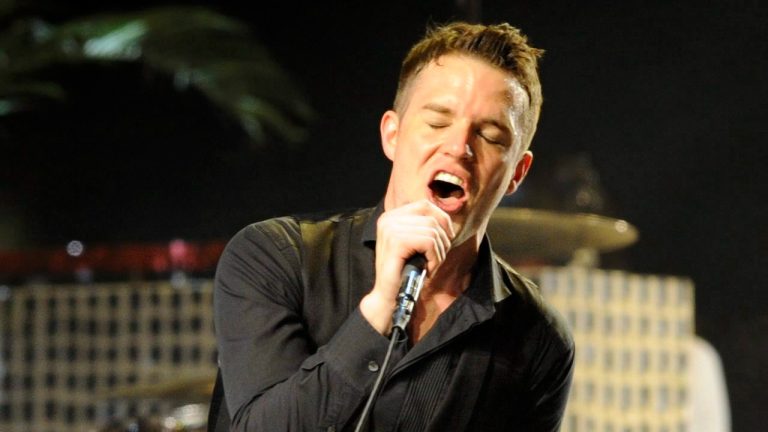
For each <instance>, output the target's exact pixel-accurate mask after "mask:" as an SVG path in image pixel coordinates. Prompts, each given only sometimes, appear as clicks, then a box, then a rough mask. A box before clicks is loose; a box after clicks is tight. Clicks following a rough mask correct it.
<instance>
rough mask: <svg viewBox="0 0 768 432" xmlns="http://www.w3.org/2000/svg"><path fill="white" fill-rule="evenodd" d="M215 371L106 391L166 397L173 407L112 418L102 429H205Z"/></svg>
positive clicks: (137, 397)
mask: <svg viewBox="0 0 768 432" xmlns="http://www.w3.org/2000/svg"><path fill="white" fill-rule="evenodd" d="M215 379H216V371H215V370H214V371H213V372H212V373H209V374H199V375H190V376H182V377H180V378H174V379H169V380H166V381H160V382H158V383H154V384H144V385H135V386H131V387H127V388H122V389H118V390H115V391H112V392H110V393H109V394H107V395H105V399H109V400H123V401H142V400H144V401H146V400H154V401H166V402H170V403H171V404H173V408H172V409H170V410H167V411H165V412H161V413H160V414H156V415H150V416H140V417H134V418H122V419H121V418H118V419H112V420H110V421H109V422H107V423H106V424H104V425H103V426H102V427H101V428H100V429H99V432H203V431H206V430H207V425H208V410H209V407H210V405H209V401H210V399H211V394H212V393H213V385H214V382H215Z"/></svg>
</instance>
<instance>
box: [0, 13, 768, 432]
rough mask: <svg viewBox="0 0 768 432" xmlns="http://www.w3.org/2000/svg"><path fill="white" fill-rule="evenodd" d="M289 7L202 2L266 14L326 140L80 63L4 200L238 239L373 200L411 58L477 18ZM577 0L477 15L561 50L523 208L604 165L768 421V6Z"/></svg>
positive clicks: (40, 116) (14, 127)
mask: <svg viewBox="0 0 768 432" xmlns="http://www.w3.org/2000/svg"><path fill="white" fill-rule="evenodd" d="M154 3H155V2H143V4H145V5H149V4H154ZM277 3H278V4H276V5H273V6H271V7H270V9H269V10H267V9H262V8H260V7H255V6H241V5H239V4H238V3H236V2H229V1H227V2H209V3H205V2H198V4H206V5H208V6H211V7H213V8H215V9H217V10H219V11H220V12H223V13H226V14H229V15H231V16H235V17H239V18H241V19H243V20H244V21H247V22H248V23H250V24H252V28H253V31H254V34H255V35H256V36H257V37H258V39H260V40H261V41H262V42H263V43H264V45H265V46H266V47H267V49H268V50H269V51H270V53H271V54H272V55H273V57H274V58H275V60H276V61H277V62H278V63H280V64H281V65H282V66H283V67H284V68H285V70H286V71H287V72H288V74H289V75H291V77H292V78H293V79H294V80H295V82H296V83H297V85H298V86H299V87H300V88H301V89H302V90H303V91H304V92H305V94H306V96H307V100H308V102H309V103H310V105H312V107H313V108H314V109H315V111H316V112H317V118H316V121H315V122H314V123H313V124H312V125H311V128H310V138H309V140H307V141H306V142H305V143H304V144H302V145H301V146H300V147H297V148H291V147H290V146H287V145H285V144H284V143H282V142H280V141H279V140H275V141H274V142H272V143H269V145H268V146H267V147H265V148H264V149H262V150H257V151H251V150H248V148H247V145H246V144H244V141H245V137H244V135H243V134H242V132H241V131H239V130H238V128H237V127H236V125H235V124H233V123H231V122H229V121H227V119H224V118H222V117H221V115H220V114H219V113H216V112H215V111H214V110H213V109H212V108H211V107H210V106H209V105H207V104H206V103H205V101H204V100H203V99H202V97H200V95H196V94H194V93H184V94H179V93H178V92H176V91H175V90H174V89H173V88H172V86H170V85H169V83H168V81H167V80H165V81H164V80H163V78H162V77H155V78H154V79H152V80H149V81H148V80H147V79H145V78H146V77H145V76H143V75H142V74H141V72H140V70H139V69H138V68H135V69H132V68H130V67H122V68H119V70H109V69H106V70H99V71H70V72H67V73H68V74H70V75H71V76H66V78H67V79H69V80H71V82H73V83H76V85H78V86H79V87H78V88H81V90H82V91H81V92H80V93H79V95H78V96H77V98H75V99H74V100H73V101H72V105H71V106H69V107H68V108H67V109H66V110H64V112H62V110H61V109H54V110H48V111H44V112H39V113H33V114H28V115H25V116H23V117H16V118H14V119H13V122H11V121H9V120H8V119H5V120H2V122H1V123H0V134H2V135H1V136H0V140H3V141H6V142H5V143H3V144H2V145H3V147H6V146H9V147H10V149H11V151H10V158H8V159H6V162H5V163H4V166H5V167H6V168H5V175H4V176H3V177H2V178H3V182H4V184H3V185H2V186H3V188H2V189H0V193H1V194H0V199H2V200H3V201H2V202H1V203H2V204H3V205H4V206H5V208H6V209H13V210H14V211H16V212H18V213H19V214H22V215H24V219H25V230H24V231H23V236H22V238H21V239H20V240H19V244H21V245H56V244H64V243H65V242H66V241H68V240H71V239H73V238H78V239H81V240H84V241H86V242H88V241H92V242H115V243H118V242H125V241H157V240H162V241H164V240H168V239H172V238H178V237H183V238H187V239H190V240H196V239H199V240H202V239H227V238H229V237H230V236H231V235H233V234H234V233H235V232H236V231H237V230H238V229H239V228H241V227H242V226H244V225H245V224H247V223H249V222H252V221H255V220H258V219H262V218H265V217H269V216H274V215H281V214H284V213H290V212H306V211H313V210H320V209H332V208H341V207H351V206H358V205H372V204H375V203H376V202H377V201H378V200H379V199H380V198H381V196H382V194H383V192H384V188H385V184H386V180H387V174H388V169H389V163H388V161H387V160H386V158H384V156H383V154H382V153H381V150H380V147H379V141H378V123H379V118H380V116H381V113H383V111H384V110H386V109H387V108H388V107H389V106H390V104H391V101H392V97H393V95H394V91H395V84H396V77H397V73H398V68H399V61H400V59H401V58H402V56H403V55H404V54H405V52H406V51H407V49H408V47H409V46H410V44H411V43H412V42H413V41H415V40H416V39H417V38H418V37H420V36H421V35H422V33H423V31H424V27H425V24H427V23H428V22H430V21H434V22H443V21H446V20H449V19H452V18H464V17H467V12H466V9H465V8H462V7H458V6H456V2H451V1H425V2H406V1H400V2H393V3H391V4H384V3H381V4H379V3H375V4H374V3H370V4H368V3H364V2H359V3H360V5H357V4H355V5H351V6H346V7H341V6H334V7H327V6H319V5H317V4H319V3H326V2H313V5H309V6H307V5H303V4H302V5H301V6H299V4H300V3H296V2H277ZM350 3H351V2H350ZM411 3H419V5H418V6H415V5H413V4H411ZM580 3H586V2H536V1H484V2H482V5H481V7H480V18H481V20H482V21H484V22H497V21H508V22H510V23H511V24H513V25H516V26H519V27H521V28H522V29H523V31H524V32H525V33H526V34H527V35H528V36H529V39H530V42H531V43H532V44H533V45H535V46H537V47H541V48H543V49H545V50H546V54H545V56H544V59H543V60H542V63H541V78H542V84H543V91H544V99H545V102H544V107H543V112H542V118H541V122H540V125H539V130H538V133H537V135H536V137H535V138H534V142H533V147H532V150H533V152H534V154H535V160H534V165H533V168H532V171H531V173H530V175H529V178H528V180H527V183H524V184H523V188H522V189H521V191H520V197H519V198H518V201H517V204H518V205H523V206H526V205H529V206H537V205H538V206H544V205H545V204H543V203H548V204H546V205H547V206H550V207H553V205H552V203H555V204H554V207H553V208H555V209H557V206H558V205H560V206H561V207H563V208H560V209H561V210H562V209H565V208H564V207H566V204H567V201H568V198H569V197H568V190H569V189H568V183H567V181H565V182H564V180H563V176H561V175H558V173H560V172H561V171H560V170H561V169H562V167H563V166H567V164H568V162H569V161H573V160H580V161H582V162H584V161H588V163H589V165H590V166H591V167H592V169H593V170H594V172H595V173H596V175H598V176H599V177H598V180H599V190H600V191H602V194H603V196H604V200H605V202H604V204H603V205H602V206H600V207H599V208H594V210H596V211H599V212H600V213H602V214H604V215H606V216H612V217H618V218H622V219H626V220H627V221H629V222H630V223H632V224H634V225H635V226H636V227H637V228H638V230H639V233H640V239H639V241H638V242H637V243H635V244H634V245H632V246H631V247H630V248H628V249H626V250H624V251H622V255H621V262H622V267H623V268H626V269H628V270H631V271H636V272H642V273H655V274H672V275H678V276H685V277H690V278H691V279H692V280H693V281H694V283H695V285H696V302H697V311H696V313H697V322H696V324H697V332H698V333H699V334H700V335H702V336H703V337H704V338H705V339H707V340H708V341H710V342H711V343H712V344H713V345H714V347H715V348H716V349H717V350H718V351H719V353H720V355H721V356H722V358H723V361H724V366H725V369H726V379H727V384H728V386H729V390H730V392H731V394H730V398H731V409H732V413H733V424H734V430H736V431H740V430H743V431H748V430H758V429H760V426H762V423H758V422H760V421H761V420H760V419H761V417H762V414H761V413H762V411H763V410H764V408H765V406H766V403H768V390H766V388H768V374H766V367H765V364H766V363H768V340H766V336H765V335H766V334H768V309H767V308H766V305H768V289H767V288H768V286H767V284H766V282H765V281H766V280H768V228H766V223H765V222H766V220H768V205H767V204H766V198H767V197H768V175H767V174H766V170H765V169H764V166H765V165H766V163H768V150H767V149H768V144H766V142H765V141H766V140H765V137H766V132H768V128H767V127H766V123H767V122H768V102H766V101H768V84H767V83H766V78H768V31H766V28H767V27H768V24H766V23H768V6H766V5H765V4H764V3H763V2H758V1H744V2H733V1H720V2H694V1H687V2H662V1H657V2H642V3H641V2H599V3H597V2H590V3H589V5H588V6H585V5H584V4H580ZM704 3H706V4H707V5H704ZM132 4H134V5H135V4H137V3H135V2H134V3H132ZM478 4H479V3H478ZM91 11H98V9H97V8H96V7H95V6H94V7H91V6H88V5H87V4H85V3H83V6H81V7H79V9H76V8H73V9H72V10H71V11H70V12H71V13H72V14H73V15H74V14H76V13H81V12H91ZM65 15H66V14H65ZM116 82H117V83H119V85H117V86H116V85H115V83H116ZM4 153H5V154H9V152H7V151H4ZM6 164H7V165H6ZM8 173H11V174H12V175H8ZM566 180H567V177H566ZM593 180H594V179H593ZM534 192H535V193H534ZM536 194H539V197H536V196H535V195H536ZM541 194H543V195H544V197H542V196H541ZM558 203H559V204H558ZM609 262H610V261H609Z"/></svg>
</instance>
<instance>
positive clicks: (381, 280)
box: [360, 200, 455, 335]
mask: <svg viewBox="0 0 768 432" xmlns="http://www.w3.org/2000/svg"><path fill="white" fill-rule="evenodd" d="M454 236H455V233H454V231H453V224H452V222H451V218H450V216H449V215H448V214H447V213H445V212H444V211H442V210H441V209H440V208H438V207H437V206H435V205H434V204H432V203H431V202H429V201H427V200H422V201H417V202H414V203H410V204H407V205H404V206H402V207H399V208H396V209H393V210H390V211H387V212H384V213H383V214H382V215H381V217H380V218H379V220H378V221H377V232H376V281H375V283H374V286H373V289H372V290H371V292H370V293H368V294H367V295H366V296H365V297H363V299H362V300H361V301H360V311H361V313H362V314H363V317H364V318H365V319H366V320H367V321H368V322H369V323H370V324H371V325H372V326H373V328H375V329H376V330H377V331H378V332H379V333H381V334H383V335H388V334H389V331H390V330H391V326H392V313H393V312H394V310H395V307H396V304H397V294H398V293H399V291H400V282H401V281H400V277H401V273H402V270H403V267H404V266H405V262H406V261H407V260H408V259H409V258H410V257H412V256H413V255H416V254H419V253H420V254H423V255H424V256H425V257H426V259H427V274H433V273H434V271H435V270H436V269H437V267H438V266H439V265H440V263H442V262H443V260H445V256H446V254H447V253H448V250H449V249H450V247H451V240H452V239H453V238H454Z"/></svg>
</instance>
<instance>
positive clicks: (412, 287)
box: [355, 255, 427, 432]
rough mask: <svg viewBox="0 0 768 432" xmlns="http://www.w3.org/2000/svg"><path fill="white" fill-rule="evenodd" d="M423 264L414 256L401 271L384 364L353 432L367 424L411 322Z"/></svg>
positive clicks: (419, 289) (422, 259) (424, 275)
mask: <svg viewBox="0 0 768 432" xmlns="http://www.w3.org/2000/svg"><path fill="white" fill-rule="evenodd" d="M425 263H426V260H425V259H424V257H423V256H422V255H416V256H415V257H413V258H411V259H410V260H409V261H408V263H407V264H406V266H405V268H404V269H403V285H402V287H401V289H400V294H398V296H397V297H398V298H397V308H396V309H395V312H394V314H392V334H391V335H390V336H389V347H387V353H386V355H385V356H384V363H383V364H382V365H381V367H380V368H379V375H378V376H377V377H376V381H375V382H374V383H373V389H371V394H370V395H369V396H368V401H367V402H366V403H365V407H364V408H363V412H362V413H361V414H360V419H359V420H358V422H357V426H356V427H355V432H363V428H364V427H365V425H366V423H367V422H368V415H370V411H371V407H373V404H374V402H375V401H376V398H377V397H378V395H379V388H380V387H381V383H382V382H383V381H384V375H385V374H386V371H387V369H388V367H389V360H390V357H392V351H393V350H394V347H395V342H397V341H398V340H399V339H400V335H403V336H405V327H406V326H407V325H408V322H409V321H410V320H411V313H412V312H413V306H414V305H415V304H416V300H418V298H419V293H420V292H421V288H422V286H423V285H424V278H425V277H426V275H427V270H426V269H424V265H425Z"/></svg>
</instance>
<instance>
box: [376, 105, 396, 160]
mask: <svg viewBox="0 0 768 432" xmlns="http://www.w3.org/2000/svg"><path fill="white" fill-rule="evenodd" d="M399 127H400V117H398V115H397V113H396V112H394V111H392V110H389V111H387V112H385V113H384V115H383V116H381V124H380V125H379V133H380V134H381V148H382V149H383V150H384V154H385V155H386V156H387V158H388V159H389V160H391V161H394V160H395V149H396V147H397V131H398V129H399Z"/></svg>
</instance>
